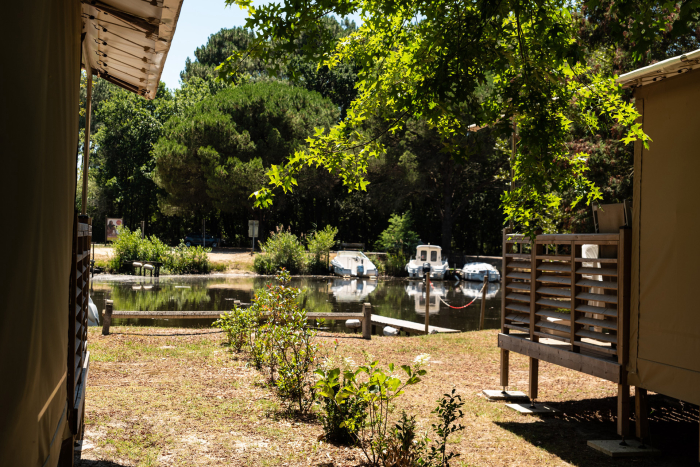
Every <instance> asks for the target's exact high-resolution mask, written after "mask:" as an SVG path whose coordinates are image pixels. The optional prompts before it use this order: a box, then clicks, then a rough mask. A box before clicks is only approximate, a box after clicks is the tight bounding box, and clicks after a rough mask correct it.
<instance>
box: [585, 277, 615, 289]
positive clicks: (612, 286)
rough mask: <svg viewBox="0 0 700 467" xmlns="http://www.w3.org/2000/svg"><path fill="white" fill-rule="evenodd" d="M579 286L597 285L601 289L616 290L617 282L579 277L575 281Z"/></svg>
mask: <svg viewBox="0 0 700 467" xmlns="http://www.w3.org/2000/svg"><path fill="white" fill-rule="evenodd" d="M576 285H578V286H579V287H599V288H601V289H611V290H617V282H611V281H594V280H592V279H581V280H580V281H578V282H576Z"/></svg>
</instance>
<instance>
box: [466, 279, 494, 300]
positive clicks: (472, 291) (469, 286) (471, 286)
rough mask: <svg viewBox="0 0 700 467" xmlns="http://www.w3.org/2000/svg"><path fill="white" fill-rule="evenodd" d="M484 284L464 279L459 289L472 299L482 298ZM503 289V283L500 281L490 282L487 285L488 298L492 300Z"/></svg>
mask: <svg viewBox="0 0 700 467" xmlns="http://www.w3.org/2000/svg"><path fill="white" fill-rule="evenodd" d="M483 286H484V285H483V284H482V283H479V282H470V281H464V282H462V283H461V284H459V288H458V290H461V291H462V293H463V294H464V295H465V296H466V297H467V298H468V299H469V300H472V299H474V298H479V299H480V298H481V288H482V287H483ZM499 290H501V284H500V283H498V282H489V283H488V285H487V286H486V299H487V300H490V299H492V298H494V297H495V296H496V295H498V291H499Z"/></svg>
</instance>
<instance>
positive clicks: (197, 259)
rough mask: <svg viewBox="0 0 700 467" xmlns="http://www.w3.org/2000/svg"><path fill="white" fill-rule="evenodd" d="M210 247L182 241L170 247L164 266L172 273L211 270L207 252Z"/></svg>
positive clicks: (196, 272) (206, 271) (205, 271)
mask: <svg viewBox="0 0 700 467" xmlns="http://www.w3.org/2000/svg"><path fill="white" fill-rule="evenodd" d="M210 251H211V248H204V247H202V245H197V246H187V245H185V244H184V243H183V242H182V241H181V242H180V244H179V245H178V246H176V247H174V248H171V249H170V251H169V253H168V255H167V256H166V258H165V259H166V261H164V263H165V264H164V266H165V267H166V269H168V271H170V272H171V273H173V274H207V273H209V272H211V263H210V262H209V256H207V253H209V252H210Z"/></svg>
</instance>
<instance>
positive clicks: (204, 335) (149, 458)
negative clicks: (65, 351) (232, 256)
mask: <svg viewBox="0 0 700 467" xmlns="http://www.w3.org/2000/svg"><path fill="white" fill-rule="evenodd" d="M496 334H497V332H496V331H482V332H471V333H462V334H445V335H432V336H423V337H383V336H381V337H378V336H373V337H372V340H371V341H364V340H362V339H360V338H359V337H357V336H355V335H348V334H339V335H330V334H326V335H323V336H320V337H319V340H320V342H321V343H322V344H323V346H324V349H325V350H324V352H330V351H331V350H330V349H332V348H333V347H335V345H336V343H337V350H336V352H337V354H338V355H339V356H342V357H350V358H352V359H353V360H354V361H355V362H358V363H359V362H362V359H363V357H362V354H361V352H362V351H363V350H365V351H367V352H369V353H370V354H372V355H374V356H375V358H377V359H378V360H379V361H380V363H382V364H387V363H388V362H394V363H396V364H410V362H412V361H413V359H414V358H415V357H416V356H417V355H418V354H422V353H428V354H430V355H431V363H430V366H429V367H428V374H427V375H426V377H425V378H424V380H423V381H422V382H421V383H419V384H418V385H417V386H413V387H409V388H408V390H407V392H406V394H405V395H404V396H402V397H400V398H399V399H398V403H397V408H396V413H397V414H398V413H400V411H401V410H405V411H406V412H407V413H409V414H416V415H417V416H418V420H419V423H420V426H421V429H423V430H425V429H427V428H428V427H429V426H430V424H431V423H432V422H434V421H435V420H434V418H433V415H432V414H431V410H432V409H433V408H434V407H435V403H436V400H437V399H438V398H439V397H440V396H441V395H442V394H443V393H445V392H449V391H451V390H452V388H453V387H454V388H456V389H457V391H458V393H459V394H461V395H462V397H463V400H464V401H465V403H466V404H465V406H464V409H463V410H464V418H463V420H462V423H463V424H464V425H465V426H466V429H465V430H464V431H461V432H459V433H458V434H457V435H454V436H453V437H452V439H451V440H450V443H449V445H448V448H449V449H451V450H453V451H455V452H458V453H459V454H460V457H458V458H457V459H455V461H454V462H453V463H452V465H453V466H513V465H516V466H521V465H522V466H533V465H539V466H544V465H547V466H549V465H577V466H608V465H609V466H613V465H615V466H620V465H622V466H632V465H634V466H652V465H654V466H655V465H664V466H670V465H697V452H698V411H697V407H689V406H683V405H680V404H678V403H675V404H674V403H673V402H672V401H668V400H666V399H663V398H661V397H660V396H657V395H651V397H650V406H651V409H652V413H651V416H650V428H651V444H652V445H653V446H655V447H658V448H660V449H661V450H662V451H663V453H662V454H661V455H660V456H657V457H647V458H641V459H634V460H631V459H615V460H613V459H611V458H608V457H605V456H604V455H602V454H600V453H598V452H597V451H594V450H593V449H591V448H589V447H587V446H586V441H587V440H591V439H615V438H616V435H615V423H614V414H615V407H616V399H615V394H616V386H615V385H613V384H612V383H609V382H607V381H604V380H601V379H598V378H594V377H591V376H587V375H583V374H581V373H577V372H575V371H573V370H568V369H565V368H561V367H557V366H554V365H550V364H547V363H541V364H540V397H541V400H540V401H541V402H546V403H548V404H550V405H551V406H553V407H555V408H557V409H559V410H560V413H558V414H556V415H552V416H547V417H537V416H524V415H519V414H517V413H516V412H514V411H512V410H510V409H508V408H506V407H505V405H504V404H503V403H499V402H488V401H487V400H486V399H485V398H484V397H482V396H481V395H480V393H481V390H482V389H489V388H491V389H497V388H498V386H497V385H498V381H499V379H498V368H499V352H498V349H497V348H496ZM223 341H224V336H223V334H221V333H219V332H217V331H215V330H212V329H201V330H197V329H166V328H143V327H114V328H112V334H111V335H109V336H102V335H101V334H100V332H99V330H98V329H97V328H91V329H90V334H89V350H90V356H91V357H90V358H91V364H90V375H89V380H88V388H87V407H86V424H87V425H86V433H85V438H86V444H87V446H88V447H87V449H86V451H85V452H83V454H82V459H81V460H80V462H79V463H78V464H77V465H79V466H93V467H98V466H100V467H119V466H171V465H172V466H200V465H201V466H261V467H262V466H309V465H310V466H317V467H331V466H333V467H340V466H359V465H362V461H363V457H362V454H361V452H360V451H359V450H358V449H355V448H350V447H346V446H334V445H332V444H328V443H325V442H323V441H319V437H320V435H321V434H322V427H321V424H320V422H319V421H318V419H316V418H315V417H314V416H310V417H306V418H295V417H293V416H289V415H288V414H287V412H286V411H285V410H284V407H283V406H282V404H281V402H280V401H279V399H278V398H277V396H276V394H275V393H274V391H273V390H272V389H271V388H269V387H268V386H267V385H266V381H265V378H264V376H263V375H261V373H259V372H258V371H257V370H255V369H254V368H252V367H251V366H250V365H248V363H247V360H246V356H245V354H236V353H232V352H231V351H230V350H229V349H228V348H227V347H225V346H224V345H222V343H223ZM510 360H511V383H512V386H511V387H510V389H520V390H524V389H525V388H526V384H527V377H528V373H527V359H526V358H525V357H523V356H521V355H517V354H511V358H510Z"/></svg>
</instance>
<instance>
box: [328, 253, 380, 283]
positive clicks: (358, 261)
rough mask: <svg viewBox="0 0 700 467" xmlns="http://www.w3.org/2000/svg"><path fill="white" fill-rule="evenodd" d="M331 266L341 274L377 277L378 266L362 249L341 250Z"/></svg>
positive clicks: (335, 271) (336, 272)
mask: <svg viewBox="0 0 700 467" xmlns="http://www.w3.org/2000/svg"><path fill="white" fill-rule="evenodd" d="M331 267H332V268H333V272H334V273H335V274H337V275H339V276H356V277H364V276H367V277H377V267H376V266H375V265H374V264H373V263H372V261H370V260H369V258H368V257H366V256H365V255H364V253H362V252H361V251H351V250H350V251H339V252H338V254H337V255H336V257H335V258H333V261H331Z"/></svg>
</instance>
